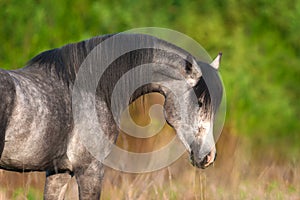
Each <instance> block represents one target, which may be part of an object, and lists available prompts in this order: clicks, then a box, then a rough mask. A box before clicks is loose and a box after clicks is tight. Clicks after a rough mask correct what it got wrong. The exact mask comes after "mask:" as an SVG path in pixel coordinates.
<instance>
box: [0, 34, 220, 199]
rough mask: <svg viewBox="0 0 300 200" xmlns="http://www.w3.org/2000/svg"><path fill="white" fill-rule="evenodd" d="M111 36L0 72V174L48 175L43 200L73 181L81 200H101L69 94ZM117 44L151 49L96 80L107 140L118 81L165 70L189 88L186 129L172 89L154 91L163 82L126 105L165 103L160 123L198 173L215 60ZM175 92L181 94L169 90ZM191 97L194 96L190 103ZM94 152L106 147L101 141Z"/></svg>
mask: <svg viewBox="0 0 300 200" xmlns="http://www.w3.org/2000/svg"><path fill="white" fill-rule="evenodd" d="M121 35H122V34H121ZM114 36H115V35H104V36H100V37H95V38H92V39H90V40H86V41H82V42H79V43H74V44H69V45H66V46H63V47H61V48H57V49H53V50H49V51H46V52H43V53H41V54H39V55H38V56H36V57H34V58H33V59H32V60H31V61H29V62H28V64H27V65H26V66H25V67H24V68H22V69H18V70H12V71H6V70H0V102H1V104H0V157H1V160H0V168H1V169H5V170H10V171H17V172H29V171H46V183H45V191H44V199H63V198H64V194H65V191H66V188H67V184H68V182H69V180H70V179H71V177H72V176H75V177H76V181H77V184H78V191H79V199H81V200H83V199H99V198H100V194H101V183H102V180H103V175H104V166H103V163H102V162H101V161H99V159H96V158H95V157H94V156H93V155H92V154H91V152H90V151H89V150H88V149H87V148H86V146H85V145H84V144H83V142H82V138H81V137H80V134H79V133H78V129H77V128H76V127H77V125H76V123H75V122H74V121H75V120H74V115H73V114H74V113H73V109H74V108H73V107H72V91H73V89H74V85H75V82H76V78H77V75H78V72H79V70H80V67H81V64H82V63H83V62H84V60H85V59H86V58H87V57H88V55H89V53H91V52H92V51H93V49H95V47H97V45H99V44H100V43H101V42H103V41H105V40H107V39H111V38H113V37H114ZM123 37H125V38H126V39H127V40H132V42H136V43H139V42H144V41H145V40H147V41H148V42H149V41H150V43H151V44H152V46H153V47H152V48H144V49H137V50H134V51H130V52H128V53H125V54H123V55H121V56H119V57H118V58H117V59H116V60H114V61H113V62H112V63H110V65H109V67H108V68H107V69H106V70H105V71H104V73H103V75H102V77H101V79H99V83H98V86H97V90H96V93H95V94H96V97H95V98H96V109H97V115H98V117H99V124H100V125H101V128H102V130H104V132H105V137H106V138H107V139H108V140H109V141H111V142H112V143H114V142H115V141H116V138H117V136H118V132H119V127H118V124H117V123H116V122H115V119H114V117H113V113H112V111H111V95H112V93H113V88H114V86H115V85H116V83H117V81H118V80H119V79H120V77H121V76H122V75H124V74H125V73H126V72H128V71H130V70H131V69H133V68H134V67H136V66H139V65H142V64H145V63H158V64H163V65H164V66H171V68H172V69H173V70H175V71H177V72H178V73H179V74H180V76H181V77H183V79H184V80H185V81H186V83H187V89H186V90H185V91H183V92H184V94H182V95H183V96H184V101H185V105H186V106H187V107H186V109H187V111H188V113H189V115H187V116H185V117H187V118H188V120H190V121H191V122H193V123H192V125H190V126H187V125H186V126H184V125H182V124H180V123H178V121H180V120H181V119H180V117H179V116H181V115H180V114H181V113H180V110H179V109H177V107H176V106H177V104H176V102H177V101H176V99H175V96H174V95H173V93H172V88H166V87H164V86H162V85H161V84H160V83H163V82H164V80H160V83H159V82H156V83H149V84H146V85H143V86H141V87H139V88H137V89H136V91H135V92H134V93H133V95H132V96H131V98H130V101H129V102H127V104H130V103H132V102H133V101H134V100H135V99H137V98H138V97H139V96H141V95H144V94H147V93H151V92H159V93H161V94H162V95H163V96H164V97H165V103H164V110H165V119H166V121H167V123H168V124H169V125H171V126H172V127H173V128H174V129H175V131H176V133H177V135H178V137H179V138H180V140H181V141H182V143H183V145H184V146H185V148H186V150H187V151H188V152H189V154H190V158H191V163H192V164H193V165H194V166H196V167H200V168H205V167H207V166H209V165H210V164H212V163H213V162H214V160H215V154H216V150H215V147H214V142H213V141H212V140H213V137H212V123H213V118H214V115H215V113H216V111H217V109H218V107H219V105H220V102H221V99H222V91H223V88H222V84H221V81H220V78H219V75H218V71H217V69H218V66H219V61H220V55H219V56H218V57H217V58H216V59H215V60H214V62H213V63H211V64H207V63H204V62H200V61H196V60H195V58H194V57H193V56H191V55H190V54H189V53H187V52H186V51H184V50H182V49H180V48H178V47H176V46H174V45H172V44H170V43H167V42H165V41H162V40H160V39H157V38H154V37H152V36H151V37H150V36H147V35H137V34H124V36H123ZM112 48H114V47H112ZM98 53H99V54H106V53H107V52H101V51H98ZM157 71H159V72H161V71H164V72H163V73H164V77H168V78H166V82H168V83H172V80H174V81H175V80H177V78H178V77H177V78H176V77H175V75H174V74H168V70H163V69H161V68H160V69H159V70H157ZM90 73H91V74H92V73H93V72H90ZM174 83H175V82H174ZM169 85H171V86H170V87H172V84H169ZM173 87H175V89H176V88H180V87H181V86H180V85H176V84H173ZM85 92H87V93H88V92H89V91H85ZM192 95H194V96H196V99H197V102H196V103H195V101H193V100H192V98H191V96H192ZM177 103H178V102H177ZM181 117H182V116H181ZM87 120H88V119H87ZM84 123H85V122H84V121H83V124H84ZM204 138H209V139H206V140H204ZM99 145H103V146H105V145H106V144H104V143H103V142H102V143H101V141H99ZM108 147H109V146H108ZM203 147H206V148H203ZM103 149H106V150H107V152H105V156H107V154H109V148H103ZM203 149H204V150H203ZM100 153H101V152H100ZM103 154H104V153H103Z"/></svg>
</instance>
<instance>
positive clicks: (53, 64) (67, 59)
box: [25, 34, 113, 84]
mask: <svg viewBox="0 0 300 200" xmlns="http://www.w3.org/2000/svg"><path fill="white" fill-rule="evenodd" d="M111 36H113V34H110V35H103V36H98V37H94V38H92V39H89V40H84V41H81V42H78V43H73V44H67V45H65V46H63V47H61V48H56V49H52V50H47V51H44V52H42V53H40V54H38V55H37V56H35V57H34V58H32V59H31V60H30V61H29V62H28V63H27V65H26V67H25V68H39V69H42V70H46V71H47V72H50V71H52V70H55V72H56V74H57V75H58V76H59V77H60V78H61V79H63V80H64V81H66V82H67V83H68V84H69V83H74V81H75V78H76V73H77V71H78V69H79V67H80V65H81V63H82V62H83V61H84V59H85V58H86V56H87V55H88V54H89V53H90V52H91V51H92V50H93V48H95V47H96V46H97V45H98V44H99V43H101V42H102V41H104V40H105V39H107V38H109V37H111Z"/></svg>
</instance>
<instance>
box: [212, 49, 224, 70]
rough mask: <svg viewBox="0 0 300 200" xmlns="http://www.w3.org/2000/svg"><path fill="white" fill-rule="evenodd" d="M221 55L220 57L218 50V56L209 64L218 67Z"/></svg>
mask: <svg viewBox="0 0 300 200" xmlns="http://www.w3.org/2000/svg"><path fill="white" fill-rule="evenodd" d="M221 57H222V53H221V52H220V53H219V54H218V56H217V57H216V58H215V59H214V61H212V63H210V65H211V66H212V67H213V68H215V69H219V66H220V62H221Z"/></svg>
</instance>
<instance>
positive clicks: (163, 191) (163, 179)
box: [0, 94, 300, 200]
mask: <svg viewBox="0 0 300 200" xmlns="http://www.w3.org/2000/svg"><path fill="white" fill-rule="evenodd" d="M145 99H148V100H146V106H145V107H144V106H143V107H142V104H141V102H140V101H141V98H139V99H138V100H137V102H136V104H135V105H136V106H135V107H131V114H132V116H133V119H134V120H135V121H136V122H138V123H139V124H146V123H147V122H149V117H148V114H147V113H148V111H149V108H150V106H151V105H153V104H162V103H163V98H162V96H161V95H156V94H151V95H149V96H148V95H147V97H146V98H145ZM142 108H143V109H145V110H143V112H141V110H142ZM144 111H145V112H144ZM123 120H125V119H123ZM137 120H138V121H137ZM174 136H175V134H174V132H173V130H172V129H171V128H169V127H165V128H164V129H163V130H162V131H161V132H160V133H158V134H157V135H156V136H155V137H152V138H150V139H133V138H132V137H130V136H128V135H126V134H124V133H121V134H120V136H119V139H118V141H117V144H118V146H119V147H121V148H123V149H126V150H128V151H132V152H149V151H151V150H153V149H154V150H155V149H159V148H161V147H162V146H164V145H165V144H166V143H167V142H166V141H170V139H172V138H173V137H174ZM217 150H218V157H217V160H216V163H215V164H214V166H211V167H209V168H207V169H205V170H201V169H196V168H194V167H193V166H192V165H191V164H190V163H189V157H188V155H187V153H186V154H184V155H183V156H182V157H181V158H180V159H179V160H177V161H176V162H175V163H173V164H172V165H170V166H169V167H167V168H164V169H162V170H159V171H156V172H152V173H145V174H128V173H122V172H119V171H115V170H113V169H110V168H106V174H105V179H104V185H103V188H102V190H103V193H102V197H101V199H103V200H106V199H112V200H114V199H126V200H148V199H153V200H157V199H165V200H167V199H169V200H177V199H180V200H181V199H186V200H206V199H207V200H210V199H211V200H214V199H218V200H219V199H224V200H227V199H228V200H229V199H230V200H235V199H236V200H243V199H245V200H248V199H249V200H250V199H251V200H252V199H270V200H277V199H278V200H298V199H300V190H299V188H300V167H299V163H296V161H292V160H288V159H285V158H280V157H278V155H277V154H276V151H275V149H274V151H271V150H270V149H269V150H266V151H257V150H256V149H255V148H254V147H252V146H251V145H250V142H249V141H247V140H245V139H241V138H240V137H238V136H236V135H234V133H232V131H231V130H230V129H227V128H226V129H224V130H223V133H222V134H221V137H220V139H219V141H218V143H217ZM44 181H45V174H44V173H26V174H21V173H13V172H6V171H1V174H0V199H1V200H2V199H16V200H19V199H30V200H33V199H34V200H35V199H41V198H42V195H43V184H44ZM66 199H68V200H73V199H78V190H77V185H76V182H75V178H72V180H71V182H70V184H69V187H68V190H67V194H66Z"/></svg>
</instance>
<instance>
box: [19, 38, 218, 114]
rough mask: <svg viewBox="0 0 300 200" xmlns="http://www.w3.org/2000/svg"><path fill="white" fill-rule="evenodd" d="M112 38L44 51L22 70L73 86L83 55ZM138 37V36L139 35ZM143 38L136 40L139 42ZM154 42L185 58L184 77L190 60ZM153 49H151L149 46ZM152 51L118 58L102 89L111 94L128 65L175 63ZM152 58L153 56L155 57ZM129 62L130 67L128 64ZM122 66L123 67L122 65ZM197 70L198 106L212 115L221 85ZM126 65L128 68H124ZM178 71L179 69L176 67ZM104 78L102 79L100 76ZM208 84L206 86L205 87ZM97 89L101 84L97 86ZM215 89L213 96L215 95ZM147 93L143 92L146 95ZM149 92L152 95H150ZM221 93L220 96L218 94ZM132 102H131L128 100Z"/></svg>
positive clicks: (208, 70)
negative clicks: (209, 108)
mask: <svg viewBox="0 0 300 200" xmlns="http://www.w3.org/2000/svg"><path fill="white" fill-rule="evenodd" d="M113 35H115V34H109V35H103V36H97V37H94V38H91V39H89V40H84V41H81V42H78V43H72V44H67V45H65V46H63V47H61V48H56V49H52V50H48V51H45V52H42V53H40V54H39V55H37V56H35V57H34V58H32V59H31V60H30V61H29V62H28V63H27V66H26V67H25V68H26V69H32V68H37V69H41V70H42V71H45V72H46V73H48V74H49V73H50V74H51V73H53V72H54V73H55V75H57V76H58V77H59V78H60V79H62V80H63V81H65V82H66V83H67V84H68V85H69V84H74V81H75V79H76V74H77V71H78V70H79V67H80V66H81V64H82V62H83V61H84V59H85V58H86V57H87V55H88V54H89V53H90V52H91V51H92V50H93V49H94V48H95V47H96V46H97V45H98V44H99V43H101V42H102V41H104V40H106V39H108V38H109V37H111V36H113ZM139 36H141V35H139ZM142 37H143V36H141V37H140V39H143V38H142ZM156 42H158V43H159V45H162V46H164V47H167V48H173V49H175V50H176V51H177V52H180V53H183V55H188V56H187V57H186V60H183V61H182V62H180V63H179V65H181V67H183V69H184V70H186V72H187V73H189V71H188V70H189V69H190V68H191V65H192V64H191V63H192V61H191V59H194V58H193V57H192V56H190V55H189V54H188V53H187V52H185V51H184V50H183V49H181V48H179V47H177V46H174V45H172V44H170V43H168V42H165V41H163V40H160V39H157V40H156ZM153 48H154V49H155V46H153ZM155 51H156V50H151V51H150V50H146V49H141V50H136V51H135V52H134V53H133V52H131V53H127V54H124V55H123V56H121V57H120V58H118V59H117V60H116V61H115V62H114V63H113V64H112V66H111V67H110V69H108V70H107V71H106V72H105V74H106V76H107V77H108V78H104V80H102V81H101V82H102V83H103V84H102V85H105V84H106V85H107V84H109V85H110V87H112V88H110V87H109V88H108V87H106V89H109V90H112V89H113V86H114V82H116V81H117V80H118V79H119V78H120V77H121V76H122V74H124V73H126V71H128V70H129V67H130V66H129V65H135V66H137V65H140V64H143V63H147V61H149V60H151V59H161V60H159V62H168V61H167V60H168V59H171V60H172V59H173V61H174V60H176V59H178V57H175V56H173V57H168V55H167V54H164V52H159V53H158V51H156V52H155ZM160 53H162V56H161V57H159V58H157V57H156V58H154V57H155V56H157V54H160ZM155 54H156V55H155ZM173 61H171V62H173ZM130 62H133V63H130ZM124 63H125V64H124ZM197 63H198V65H199V67H200V68H201V71H202V74H203V76H204V77H208V78H206V79H205V80H204V78H203V76H202V77H201V78H200V80H199V81H198V83H197V84H196V86H195V87H194V91H195V93H196V95H197V97H198V98H203V100H204V101H205V102H202V103H203V104H205V105H210V104H211V103H212V107H213V108H212V109H213V110H214V112H216V109H217V108H218V106H219V104H220V101H221V99H222V96H220V95H222V83H221V81H220V78H219V76H218V72H217V71H216V70H214V69H213V68H212V67H211V66H209V65H208V64H207V63H202V62H197ZM116 65H118V66H122V67H121V68H118V70H113V67H115V66H116ZM126 65H128V66H126ZM178 67H180V66H178ZM104 77H105V76H104ZM208 82H209V83H208ZM100 85H101V84H100ZM207 85H213V87H215V88H213V89H209V88H208V87H207ZM150 87H151V85H148V86H146V87H144V89H143V91H140V92H138V93H139V94H138V95H134V96H135V97H137V96H141V95H143V94H146V93H149V92H159V89H155V88H150ZM215 89H216V91H217V92H215ZM146 90H147V91H146ZM152 90H153V91H152ZM220 90H221V92H220ZM110 94H111V91H109V92H108V94H107V98H108V99H109V98H110ZM132 100H134V99H132Z"/></svg>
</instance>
